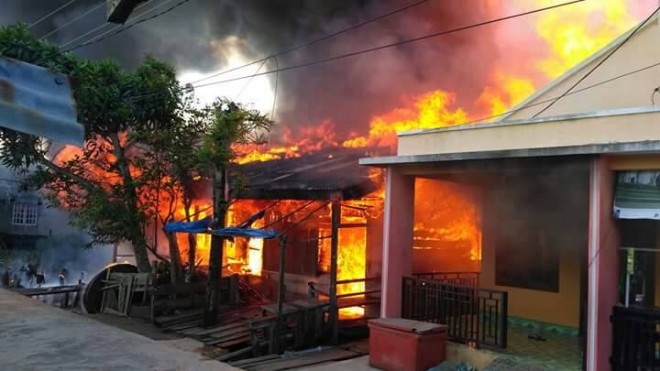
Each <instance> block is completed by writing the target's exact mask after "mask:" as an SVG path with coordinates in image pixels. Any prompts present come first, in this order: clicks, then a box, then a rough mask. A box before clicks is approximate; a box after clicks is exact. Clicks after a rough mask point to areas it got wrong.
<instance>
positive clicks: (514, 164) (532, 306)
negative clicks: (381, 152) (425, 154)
mask: <svg viewBox="0 0 660 371" xmlns="http://www.w3.org/2000/svg"><path fill="white" fill-rule="evenodd" d="M589 170H590V162H589V161H588V160H587V159H579V158H563V159H547V158H537V159H511V160H506V161H504V160H503V161H486V160H483V161H471V162H462V163H458V162H449V163H443V164H437V163H436V164H426V165H417V166H414V167H413V166H411V167H396V168H390V171H389V172H388V177H387V186H386V207H385V220H384V223H385V235H384V239H385V242H384V251H383V261H384V264H383V277H384V278H383V304H382V307H381V311H382V315H383V316H384V317H398V316H401V317H404V318H411V319H418V320H423V321H429V322H436V323H443V324H446V325H447V326H448V333H449V337H450V339H451V340H452V341H456V342H460V343H463V344H466V345H467V346H469V347H473V348H480V349H490V350H493V351H496V352H498V353H502V354H506V355H509V356H512V357H525V358H529V359H537V360H539V362H540V363H548V362H549V364H556V365H557V367H559V369H581V368H582V364H583V354H584V352H585V351H584V350H585V342H584V334H585V330H586V307H587V290H586V286H587V265H588V263H587V251H588V240H589V238H588V231H589V221H588V220H589V179H590V173H589ZM567 184H570V187H566V185H567ZM390 195H396V196H395V197H390ZM428 272H433V273H428ZM448 272H449V273H448ZM451 272H456V273H451ZM458 272H463V273H458ZM560 366H561V367H560Z"/></svg>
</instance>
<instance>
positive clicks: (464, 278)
mask: <svg viewBox="0 0 660 371" xmlns="http://www.w3.org/2000/svg"><path fill="white" fill-rule="evenodd" d="M413 276H414V277H415V278H422V279H427V280H434V281H441V282H443V283H447V284H450V285H461V286H474V287H477V286H479V272H424V273H413Z"/></svg>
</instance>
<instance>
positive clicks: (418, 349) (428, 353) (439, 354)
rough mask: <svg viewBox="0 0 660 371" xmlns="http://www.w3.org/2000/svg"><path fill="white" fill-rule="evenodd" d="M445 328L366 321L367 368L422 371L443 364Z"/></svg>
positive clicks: (398, 320)
mask: <svg viewBox="0 0 660 371" xmlns="http://www.w3.org/2000/svg"><path fill="white" fill-rule="evenodd" d="M446 346H447V326H445V325H438V324H435V323H429V322H420V321H413V320H408V319H403V318H380V319H374V320H371V321H369V364H370V365H371V366H373V367H377V368H380V369H383V370H387V371H424V370H428V369H429V368H431V367H433V366H436V365H438V364H439V363H442V362H443V361H444V360H445V351H446Z"/></svg>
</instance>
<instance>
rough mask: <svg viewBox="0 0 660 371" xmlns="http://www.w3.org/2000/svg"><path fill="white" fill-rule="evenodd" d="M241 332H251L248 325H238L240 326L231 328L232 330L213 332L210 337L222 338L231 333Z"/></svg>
mask: <svg viewBox="0 0 660 371" xmlns="http://www.w3.org/2000/svg"><path fill="white" fill-rule="evenodd" d="M239 332H244V333H249V332H250V330H249V329H248V328H247V327H238V328H234V329H230V330H227V331H222V332H217V333H213V334H211V335H209V336H208V337H210V338H213V339H220V338H223V337H225V336H228V335H231V334H236V333H239Z"/></svg>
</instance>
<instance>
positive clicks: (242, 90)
mask: <svg viewBox="0 0 660 371" xmlns="http://www.w3.org/2000/svg"><path fill="white" fill-rule="evenodd" d="M266 62H268V59H266V60H265V61H263V62H261V64H260V65H259V68H257V70H256V72H255V73H254V75H252V78H251V79H249V80H248V81H247V82H246V83H245V84H243V87H242V88H241V90H240V91H239V92H238V94H236V97H235V98H234V101H237V100H238V98H240V97H241V95H243V92H245V89H247V87H248V85H250V83H251V82H252V80H254V76H255V75H256V74H257V73H259V71H261V69H262V68H264V65H265V64H266Z"/></svg>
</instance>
